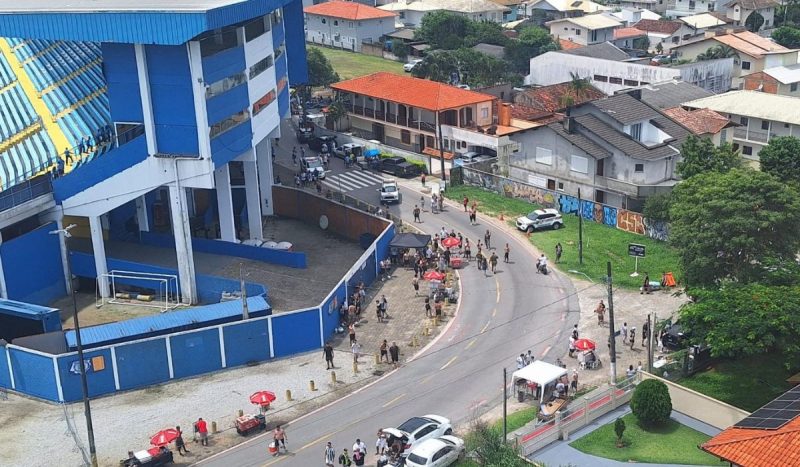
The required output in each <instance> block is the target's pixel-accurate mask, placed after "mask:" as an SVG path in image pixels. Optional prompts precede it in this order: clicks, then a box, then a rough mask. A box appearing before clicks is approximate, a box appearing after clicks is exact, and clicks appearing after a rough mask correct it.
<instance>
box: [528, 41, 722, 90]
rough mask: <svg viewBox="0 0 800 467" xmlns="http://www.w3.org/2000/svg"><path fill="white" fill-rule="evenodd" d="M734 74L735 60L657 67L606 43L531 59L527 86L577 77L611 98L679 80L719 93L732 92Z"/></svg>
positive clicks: (547, 84)
mask: <svg viewBox="0 0 800 467" xmlns="http://www.w3.org/2000/svg"><path fill="white" fill-rule="evenodd" d="M732 70H733V59H732V58H723V59H717V60H708V61H702V62H693V63H686V64H682V65H675V66H654V65H650V64H649V61H645V62H644V63H641V61H639V62H637V59H632V58H630V57H629V56H628V54H627V53H625V52H623V51H622V50H620V49H619V48H618V47H616V46H614V45H612V44H610V43H604V44H595V45H590V46H587V47H582V48H580V49H575V50H559V51H554V52H547V53H544V54H542V55H539V56H537V57H534V58H532V59H531V65H530V74H529V75H528V76H526V77H525V84H529V85H538V86H549V85H551V84H558V83H563V82H565V81H569V80H571V79H572V77H573V76H578V77H581V78H589V79H590V80H591V81H592V85H594V86H595V87H596V88H597V89H600V90H601V91H603V92H605V93H606V94H609V95H611V94H614V93H616V92H617V91H621V90H623V89H628V88H633V87H637V86H642V85H645V84H650V83H660V82H663V81H669V80H673V79H678V80H683V81H687V82H689V83H692V84H695V85H697V86H700V87H701V88H703V89H707V90H708V91H711V92H715V93H716V92H724V91H727V90H728V89H729V88H730V83H731V73H732Z"/></svg>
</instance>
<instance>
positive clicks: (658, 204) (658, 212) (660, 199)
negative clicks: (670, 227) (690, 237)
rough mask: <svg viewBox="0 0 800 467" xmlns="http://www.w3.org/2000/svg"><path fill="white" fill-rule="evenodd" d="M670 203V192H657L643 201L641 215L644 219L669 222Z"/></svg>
mask: <svg viewBox="0 0 800 467" xmlns="http://www.w3.org/2000/svg"><path fill="white" fill-rule="evenodd" d="M671 205H672V200H671V199H670V193H659V194H657V195H653V196H650V197H648V198H647V199H646V200H645V202H644V208H643V209H642V215H643V216H644V217H645V218H646V219H651V220H654V221H664V222H669V208H670V206H671Z"/></svg>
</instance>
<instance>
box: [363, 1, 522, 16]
mask: <svg viewBox="0 0 800 467" xmlns="http://www.w3.org/2000/svg"><path fill="white" fill-rule="evenodd" d="M378 8H379V9H381V10H385V11H439V10H445V11H457V12H460V13H480V12H484V11H507V10H508V7H505V6H503V5H499V4H497V3H495V2H492V1H490V0H424V1H423V0H417V1H414V0H412V1H408V0H398V1H397V2H393V3H389V4H386V5H382V6H380V7H378Z"/></svg>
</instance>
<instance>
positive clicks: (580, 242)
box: [578, 188, 613, 321]
mask: <svg viewBox="0 0 800 467" xmlns="http://www.w3.org/2000/svg"><path fill="white" fill-rule="evenodd" d="M582 204H583V202H582V201H581V189H580V188H578V262H579V263H580V264H583V213H581V205H582ZM608 276H609V277H611V273H609V275H608ZM612 321H613V318H612Z"/></svg>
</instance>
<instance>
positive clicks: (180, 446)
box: [175, 426, 189, 456]
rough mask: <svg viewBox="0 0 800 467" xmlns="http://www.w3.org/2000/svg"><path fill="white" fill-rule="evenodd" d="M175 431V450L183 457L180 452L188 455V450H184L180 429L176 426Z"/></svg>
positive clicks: (184, 444) (184, 445)
mask: <svg viewBox="0 0 800 467" xmlns="http://www.w3.org/2000/svg"><path fill="white" fill-rule="evenodd" d="M175 431H177V432H178V437H177V438H175V449H176V450H177V451H178V454H180V455H181V456H183V454H182V453H181V451H183V452H185V453H186V454H189V450H188V449H186V443H185V442H184V441H183V432H182V431H181V427H180V426H176V427H175Z"/></svg>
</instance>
